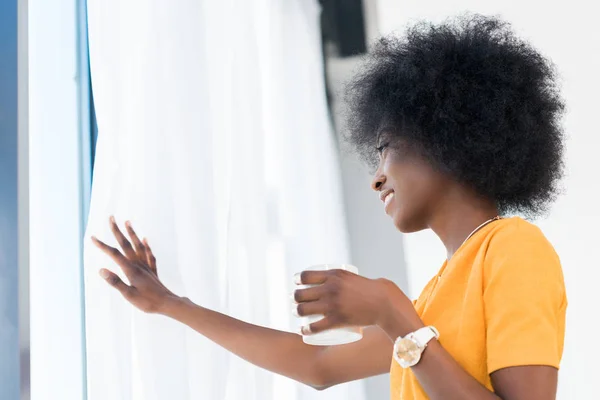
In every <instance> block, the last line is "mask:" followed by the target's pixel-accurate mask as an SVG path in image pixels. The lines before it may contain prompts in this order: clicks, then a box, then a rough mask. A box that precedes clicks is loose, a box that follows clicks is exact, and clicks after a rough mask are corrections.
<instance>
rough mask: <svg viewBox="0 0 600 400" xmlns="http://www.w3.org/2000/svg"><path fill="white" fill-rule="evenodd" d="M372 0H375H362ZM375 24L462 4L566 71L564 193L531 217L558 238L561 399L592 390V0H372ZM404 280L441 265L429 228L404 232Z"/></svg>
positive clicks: (595, 41)
mask: <svg viewBox="0 0 600 400" xmlns="http://www.w3.org/2000/svg"><path fill="white" fill-rule="evenodd" d="M367 2H369V3H372V1H370V0H367ZM376 8H377V20H378V25H379V30H380V32H381V33H382V34H387V33H389V32H392V31H394V30H400V31H402V30H403V29H404V27H405V26H406V23H407V22H408V21H411V20H414V19H421V18H424V19H428V20H433V21H441V20H442V19H444V18H445V17H447V16H452V15H455V14H458V13H460V12H462V11H472V12H479V13H482V14H500V15H501V16H502V17H503V18H504V19H506V20H508V21H510V22H511V23H512V24H513V27H514V29H515V31H516V32H517V34H518V35H519V36H521V37H524V38H527V39H528V40H529V41H530V42H531V43H532V44H533V45H534V46H535V47H537V48H538V49H540V50H541V51H542V52H543V53H544V54H545V55H546V56H548V57H549V58H551V59H552V60H553V61H554V62H555V63H556V64H557V66H558V69H559V71H560V73H561V75H562V77H563V94H564V96H565V99H566V101H567V105H568V112H567V115H566V119H565V131H566V133H567V134H568V136H569V137H568V142H567V159H566V161H567V172H568V176H567V177H566V179H565V181H564V188H565V192H564V195H563V196H562V197H561V198H560V199H559V201H558V202H557V203H556V205H555V207H554V208H553V209H552V211H551V213H550V214H549V215H548V217H547V218H544V219H542V220H540V221H536V222H537V223H538V224H539V225H540V226H541V228H542V229H543V230H544V232H545V233H546V234H547V236H548V237H549V239H550V240H551V241H552V243H553V244H554V245H555V247H556V249H557V251H558V253H559V255H560V256H561V259H562V262H563V268H564V273H565V280H566V285H567V292H568V297H569V303H570V304H569V309H568V315H567V334H566V346H565V353H564V358H563V363H562V370H561V374H560V384H559V396H558V398H559V399H565V400H567V399H591V398H595V397H597V394H596V392H597V389H596V385H597V382H596V381H597V376H598V374H599V373H600V366H599V365H598V360H599V359H600V342H598V341H597V340H595V334H594V332H596V331H597V330H595V329H592V328H591V327H592V326H598V322H597V321H596V320H595V318H594V317H595V316H596V315H598V308H599V306H600V300H598V297H597V295H596V293H597V292H598V289H597V285H598V282H599V281H600V261H598V260H597V257H596V255H595V249H596V248H597V246H598V240H599V239H600V233H598V228H597V227H598V225H599V224H600V211H599V210H598V208H597V207H596V203H597V201H598V198H599V195H600V178H598V174H599V173H600V159H599V158H598V156H597V152H598V148H599V147H600V136H599V133H600V132H599V131H598V127H597V121H596V115H597V112H598V107H599V106H600V102H599V101H598V98H597V93H598V92H600V78H599V75H598V71H600V32H599V31H598V29H597V28H596V26H597V24H596V18H597V13H595V12H594V11H595V9H594V8H597V7H596V6H594V3H593V2H589V1H586V0H573V1H569V2H547V1H543V2H542V1H529V2H526V1H514V0H512V1H502V2H500V1H489V0H453V1H451V2H448V1H443V0H432V1H427V2H423V1H397V0H377V7H376ZM404 245H405V249H406V259H407V266H408V286H409V288H410V292H411V293H412V294H415V293H416V292H417V291H419V290H420V288H422V287H423V285H424V284H425V283H426V281H427V280H428V279H429V278H430V277H431V276H432V274H434V273H435V272H436V271H437V269H438V268H439V266H440V264H441V262H442V260H443V259H444V256H445V251H444V248H443V246H442V245H441V243H440V242H439V241H438V239H437V238H436V237H435V235H434V234H433V233H432V232H423V233H418V234H412V235H407V236H405V237H404Z"/></svg>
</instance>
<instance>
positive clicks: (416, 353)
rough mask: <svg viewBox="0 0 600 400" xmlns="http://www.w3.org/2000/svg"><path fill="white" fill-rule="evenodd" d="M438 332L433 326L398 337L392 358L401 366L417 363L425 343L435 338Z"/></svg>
mask: <svg viewBox="0 0 600 400" xmlns="http://www.w3.org/2000/svg"><path fill="white" fill-rule="evenodd" d="M439 337H440V333H439V332H438V330H437V329H435V328H434V327H433V326H426V327H424V328H421V329H418V330H416V331H414V332H412V333H409V334H408V335H406V336H404V337H399V338H398V339H396V341H395V342H394V360H396V362H397V363H398V364H400V366H401V367H402V368H410V367H413V366H415V365H417V364H418V363H419V361H420V360H421V355H422V354H423V351H425V348H426V347H427V343H429V342H430V341H431V339H437V338H439Z"/></svg>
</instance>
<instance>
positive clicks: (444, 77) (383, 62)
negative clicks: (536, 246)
mask: <svg viewBox="0 0 600 400" xmlns="http://www.w3.org/2000/svg"><path fill="white" fill-rule="evenodd" d="M346 101H347V103H348V116H347V121H348V126H347V132H346V138H347V139H348V141H349V142H350V144H351V145H353V147H354V149H355V150H357V151H358V153H359V154H360V155H361V156H362V157H363V158H364V159H365V161H367V163H369V164H370V165H371V166H376V165H377V163H378V154H377V150H376V145H377V144H376V141H377V136H378V132H380V130H381V129H382V128H383V129H384V130H385V131H386V132H388V133H389V132H391V135H392V143H394V142H396V143H401V142H403V143H408V144H411V145H414V146H415V147H416V148H418V149H419V150H420V152H421V153H422V155H424V156H425V157H427V159H428V160H429V161H430V162H431V163H432V165H433V166H435V167H436V168H438V169H439V170H441V171H444V172H446V173H448V174H450V175H451V176H452V177H453V178H454V179H456V180H457V181H459V182H461V183H463V184H466V185H470V187H472V188H474V189H475V191H476V192H478V193H479V194H480V195H482V196H484V197H486V198H489V199H492V200H493V201H495V202H496V205H497V207H498V209H499V211H500V212H501V213H502V214H506V213H511V212H517V213H522V214H524V215H527V216H535V215H539V214H542V213H544V212H545V211H547V208H548V206H549V205H550V204H551V203H552V201H553V200H554V199H555V198H556V195H557V194H558V193H559V187H558V182H559V181H560V178H561V176H562V172H563V161H562V158H563V157H562V156H563V133H562V127H561V116H562V115H563V113H564V109H565V105H564V102H563V100H562V99H561V97H560V95H559V88H558V83H557V73H556V71H555V68H554V66H553V64H552V63H551V62H550V61H549V60H548V59H546V58H545V57H543V56H542V55H541V54H540V53H539V52H538V51H536V50H535V49H534V48H533V47H532V46H531V45H530V44H528V43H527V42H525V41H523V40H520V39H518V38H516V37H515V36H514V34H513V32H512V31H511V29H510V25H509V24H508V23H506V22H504V21H502V20H500V19H499V18H497V17H487V16H482V15H478V14H474V15H473V14H462V15H460V16H458V17H455V18H452V19H448V20H446V21H444V22H443V23H441V24H438V25H434V24H432V23H428V22H418V23H416V24H414V25H412V26H411V27H409V28H408V30H407V33H406V35H405V36H403V37H385V38H382V39H380V40H379V41H378V42H377V43H376V45H375V47H374V49H373V51H372V52H371V53H370V54H369V55H368V56H367V59H366V63H365V65H364V67H363V69H362V70H361V71H360V72H359V73H358V75H356V77H355V78H354V79H353V80H352V81H351V82H349V84H348V86H347V87H346Z"/></svg>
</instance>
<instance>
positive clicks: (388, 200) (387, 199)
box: [379, 189, 394, 209]
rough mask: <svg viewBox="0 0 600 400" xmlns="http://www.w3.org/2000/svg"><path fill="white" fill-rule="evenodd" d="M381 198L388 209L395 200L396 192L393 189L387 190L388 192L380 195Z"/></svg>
mask: <svg viewBox="0 0 600 400" xmlns="http://www.w3.org/2000/svg"><path fill="white" fill-rule="evenodd" d="M379 198H380V199H381V201H382V202H383V203H384V209H387V207H388V206H389V204H390V203H391V202H392V200H393V199H394V191H393V190H391V189H387V190H385V191H383V192H381V194H380V195H379Z"/></svg>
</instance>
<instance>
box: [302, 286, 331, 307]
mask: <svg viewBox="0 0 600 400" xmlns="http://www.w3.org/2000/svg"><path fill="white" fill-rule="evenodd" d="M325 290H326V289H325V288H324V287H323V286H321V285H319V286H314V287H311V288H307V289H297V290H296V291H294V301H295V302H296V303H304V302H307V301H315V300H319V299H320V298H321V297H322V296H323V295H324V294H325Z"/></svg>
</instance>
